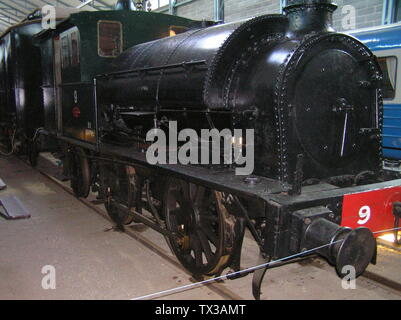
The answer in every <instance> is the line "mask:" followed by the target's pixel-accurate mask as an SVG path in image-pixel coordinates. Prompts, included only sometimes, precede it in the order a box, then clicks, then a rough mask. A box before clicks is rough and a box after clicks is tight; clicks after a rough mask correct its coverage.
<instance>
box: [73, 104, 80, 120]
mask: <svg viewBox="0 0 401 320" xmlns="http://www.w3.org/2000/svg"><path fill="white" fill-rule="evenodd" d="M72 116H73V117H74V118H76V119H77V118H79V117H80V116H81V110H79V108H78V107H74V108H72Z"/></svg>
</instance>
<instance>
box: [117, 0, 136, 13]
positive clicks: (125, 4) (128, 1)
mask: <svg viewBox="0 0 401 320" xmlns="http://www.w3.org/2000/svg"><path fill="white" fill-rule="evenodd" d="M115 10H125V11H134V10H135V5H134V4H133V3H132V0H118V1H117V3H116V6H115Z"/></svg>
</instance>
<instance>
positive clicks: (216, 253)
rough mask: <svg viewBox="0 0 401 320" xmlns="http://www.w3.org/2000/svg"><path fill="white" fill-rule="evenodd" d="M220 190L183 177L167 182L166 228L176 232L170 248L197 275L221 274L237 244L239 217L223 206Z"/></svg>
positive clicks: (165, 200)
mask: <svg viewBox="0 0 401 320" xmlns="http://www.w3.org/2000/svg"><path fill="white" fill-rule="evenodd" d="M221 197H222V195H221V193H219V192H217V191H214V190H210V189H207V188H204V187H201V186H196V185H194V184H190V183H187V182H185V181H182V180H176V179H171V180H169V182H168V183H167V186H166V192H165V199H164V206H165V218H166V227H167V229H168V230H169V231H171V232H174V233H176V234H177V235H178V236H177V237H176V238H168V239H167V241H168V243H169V245H170V248H171V249H172V251H173V252H174V254H175V255H176V256H177V258H178V260H179V261H180V262H181V263H182V264H183V266H184V267H185V268H186V269H187V270H189V271H190V272H192V273H193V274H195V275H210V276H212V275H216V274H220V273H221V272H222V271H223V269H224V268H226V267H227V266H228V265H229V263H230V260H231V259H230V258H231V254H232V253H233V252H234V248H235V246H236V244H237V243H238V235H236V232H235V225H236V219H235V217H234V216H232V215H230V214H229V213H228V212H227V210H226V208H225V207H224V206H223V205H222V203H221V202H222V201H221Z"/></svg>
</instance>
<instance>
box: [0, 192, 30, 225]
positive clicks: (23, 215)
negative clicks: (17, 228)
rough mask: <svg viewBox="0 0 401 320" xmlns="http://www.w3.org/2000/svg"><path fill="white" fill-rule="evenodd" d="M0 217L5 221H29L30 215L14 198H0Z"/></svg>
mask: <svg viewBox="0 0 401 320" xmlns="http://www.w3.org/2000/svg"><path fill="white" fill-rule="evenodd" d="M0 215H2V216H3V217H4V218H6V219H7V220H17V219H29V218H30V217H31V215H30V214H29V213H28V211H27V210H26V209H25V207H24V205H23V204H22V203H21V201H20V200H19V199H18V198H17V197H15V196H8V197H0Z"/></svg>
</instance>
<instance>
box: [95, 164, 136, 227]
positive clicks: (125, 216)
mask: <svg viewBox="0 0 401 320" xmlns="http://www.w3.org/2000/svg"><path fill="white" fill-rule="evenodd" d="M101 174H102V176H103V179H104V186H103V188H104V190H105V193H106V202H105V207H106V210H107V213H108V215H109V216H110V218H111V219H112V220H113V221H114V222H115V223H116V224H117V225H119V226H122V225H128V224H131V223H132V222H133V221H134V216H133V214H132V213H130V212H127V211H125V210H124V211H123V210H120V209H119V208H118V207H117V206H115V205H114V204H113V201H115V202H117V203H120V204H123V205H124V206H126V207H128V208H132V207H134V206H135V199H134V197H135V195H136V194H137V193H136V189H137V184H136V180H135V179H136V178H137V176H136V173H135V169H134V168H132V167H128V166H124V165H118V164H114V165H105V166H103V169H102V173H101Z"/></svg>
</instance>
